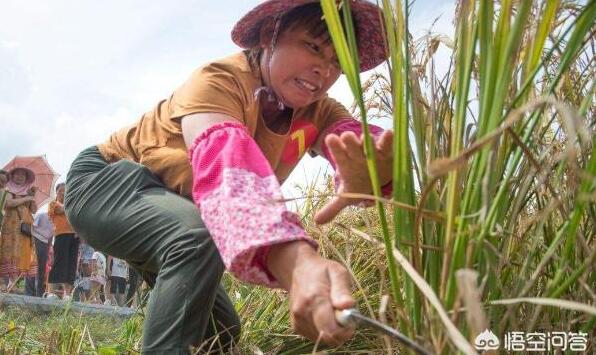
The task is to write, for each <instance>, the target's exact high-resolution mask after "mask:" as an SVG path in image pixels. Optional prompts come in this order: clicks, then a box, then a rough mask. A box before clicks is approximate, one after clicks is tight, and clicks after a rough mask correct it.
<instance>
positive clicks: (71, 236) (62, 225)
mask: <svg viewBox="0 0 596 355" xmlns="http://www.w3.org/2000/svg"><path fill="white" fill-rule="evenodd" d="M63 204H64V183H60V184H58V185H56V199H55V200H54V201H52V202H50V205H49V206H48V216H50V219H51V221H52V224H53V225H54V236H55V237H54V245H53V248H52V249H53V251H54V260H53V263H52V269H51V270H50V275H49V277H48V283H49V292H48V298H57V297H58V296H57V295H56V292H57V290H58V287H59V286H60V285H61V286H62V289H63V296H62V299H64V300H70V299H71V294H72V286H73V284H74V281H75V278H76V276H77V260H78V256H79V239H78V238H76V237H75V233H74V231H73V229H72V227H71V226H70V223H68V220H67V219H66V215H65V214H64V205H63Z"/></svg>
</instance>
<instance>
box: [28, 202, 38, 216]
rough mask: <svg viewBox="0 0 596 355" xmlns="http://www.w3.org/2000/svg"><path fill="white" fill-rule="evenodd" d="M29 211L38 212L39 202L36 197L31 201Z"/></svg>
mask: <svg viewBox="0 0 596 355" xmlns="http://www.w3.org/2000/svg"><path fill="white" fill-rule="evenodd" d="M29 212H31V214H35V213H37V203H36V202H35V199H33V200H32V201H31V202H29Z"/></svg>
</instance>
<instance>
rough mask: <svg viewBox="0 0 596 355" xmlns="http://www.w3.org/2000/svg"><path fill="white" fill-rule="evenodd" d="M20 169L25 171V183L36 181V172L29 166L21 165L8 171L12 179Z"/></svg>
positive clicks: (29, 183)
mask: <svg viewBox="0 0 596 355" xmlns="http://www.w3.org/2000/svg"><path fill="white" fill-rule="evenodd" d="M18 170H21V171H23V172H24V173H25V175H26V178H25V183H24V185H31V184H33V183H34V182H35V173H34V172H33V170H31V169H29V168H25V167H20V166H19V167H16V168H13V169H11V170H10V171H9V172H8V175H9V176H10V178H11V179H12V176H13V175H14V173H16V172H17V171H18Z"/></svg>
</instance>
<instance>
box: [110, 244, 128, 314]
mask: <svg viewBox="0 0 596 355" xmlns="http://www.w3.org/2000/svg"><path fill="white" fill-rule="evenodd" d="M127 279H128V264H127V263H126V261H124V260H122V259H118V258H115V257H113V256H111V255H108V283H109V284H110V287H109V289H108V290H109V291H108V292H109V296H108V297H109V300H110V303H111V304H112V305H114V306H121V307H122V306H124V305H125V304H124V303H125V302H124V301H125V299H124V297H125V292H126V281H127Z"/></svg>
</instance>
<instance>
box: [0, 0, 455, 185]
mask: <svg viewBox="0 0 596 355" xmlns="http://www.w3.org/2000/svg"><path fill="white" fill-rule="evenodd" d="M257 3H259V1H255V0H252V1H249V0H234V1H232V0H219V1H206V0H202V1H191V0H170V1H139V0H104V1H90V0H80V1H72V0H52V1H41V0H31V1H20V0H3V1H2V11H1V12H0V124H1V127H2V138H0V164H2V165H3V164H5V163H6V162H8V160H10V159H11V158H12V157H13V156H14V155H40V154H45V155H46V157H47V158H48V161H49V162H50V164H52V166H53V167H54V168H55V170H57V171H58V172H59V173H60V174H61V175H62V179H64V177H65V176H66V173H67V171H68V167H69V166H70V163H71V162H72V160H73V159H74V157H75V156H76V155H77V154H78V152H79V151H80V150H82V149H84V148H86V147H88V146H90V145H93V144H97V143H100V142H102V141H104V140H105V139H106V138H107V137H108V136H109V135H110V134H111V133H112V132H113V131H115V130H117V129H119V128H121V127H123V126H125V125H128V124H131V123H134V122H135V121H136V120H137V119H138V118H139V117H140V116H141V114H142V113H143V112H145V111H148V110H150V109H151V108H152V107H153V106H154V105H155V104H156V103H157V102H158V101H159V100H161V99H162V98H165V97H167V96H169V95H170V94H171V92H172V91H173V90H174V89H175V88H176V87H177V86H178V85H179V84H181V83H182V82H183V81H184V80H185V79H186V77H187V76H188V75H189V74H190V73H191V72H192V70H193V69H195V68H196V67H198V66H200V65H201V64H202V63H204V62H206V61H208V60H212V59H217V58H220V57H224V56H226V55H229V54H232V53H234V52H236V51H238V50H239V48H238V47H236V46H235V45H234V44H233V42H232V41H231V39H230V30H231V28H232V26H233V25H234V23H235V21H236V20H237V19H239V18H240V17H241V16H242V15H243V14H244V13H246V12H247V11H248V10H249V9H250V8H252V7H253V6H255V5H256V4H257ZM453 10H454V5H453V1H447V0H444V1H441V0H418V1H416V3H415V5H414V8H413V13H412V17H411V25H410V26H411V29H412V32H413V33H414V35H415V37H416V36H417V34H418V35H420V34H421V33H422V32H423V31H424V30H427V29H428V28H430V26H431V24H432V22H433V20H434V19H435V18H436V17H439V16H441V18H440V20H439V21H438V22H437V24H436V25H435V32H440V33H445V34H448V35H452V33H453V29H452V28H451V18H452V16H453V15H452V14H453ZM330 95H331V96H333V97H335V98H337V99H339V100H340V101H341V102H343V103H344V104H345V105H348V106H349V105H351V95H350V92H349V90H348V88H347V85H346V84H345V82H344V81H343V80H340V81H339V82H338V84H336V85H335V86H334V87H333V88H332V89H331V91H330ZM325 167H326V164H325V162H324V161H322V159H321V158H317V159H314V160H313V159H310V158H308V159H306V161H304V162H303V163H302V164H301V165H300V166H298V167H297V169H296V170H295V173H294V174H293V176H292V177H291V179H289V181H288V182H287V183H286V184H285V185H286V186H284V189H285V190H286V191H288V189H290V190H291V188H292V186H293V185H294V184H296V183H300V182H302V181H304V179H305V178H307V177H309V176H311V175H310V174H309V173H306V171H309V172H312V171H313V170H318V169H324V168H325Z"/></svg>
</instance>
